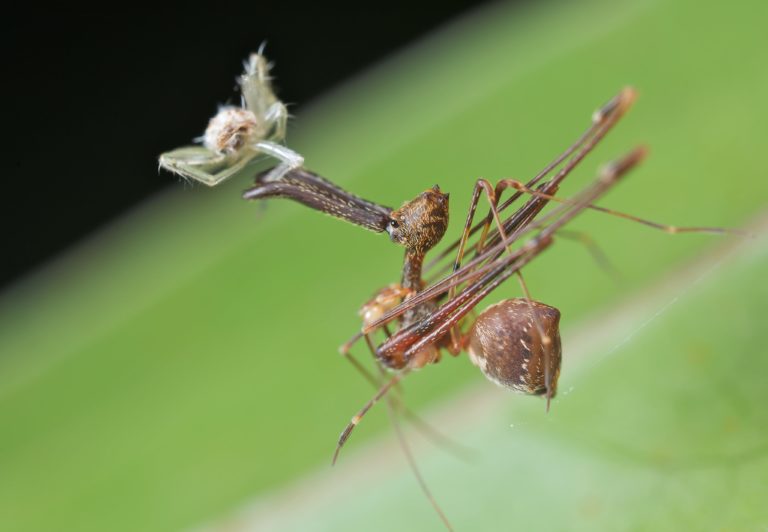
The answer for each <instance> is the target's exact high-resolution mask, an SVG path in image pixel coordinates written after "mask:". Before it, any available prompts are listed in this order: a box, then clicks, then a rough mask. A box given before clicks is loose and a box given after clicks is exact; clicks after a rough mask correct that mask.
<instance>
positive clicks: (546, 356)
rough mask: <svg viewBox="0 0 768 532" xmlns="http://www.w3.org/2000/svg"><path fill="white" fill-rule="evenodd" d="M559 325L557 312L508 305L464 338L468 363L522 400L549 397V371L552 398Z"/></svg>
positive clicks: (488, 313) (487, 314)
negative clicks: (519, 394)
mask: <svg viewBox="0 0 768 532" xmlns="http://www.w3.org/2000/svg"><path fill="white" fill-rule="evenodd" d="M534 316H535V319H534ZM537 321H538V323H539V325H540V326H541V329H542V331H543V332H544V335H543V336H542V334H540V331H539V327H538V326H537V324H536V322H537ZM559 323H560V311H559V310H557V309H556V308H554V307H550V306H549V305H545V304H543V303H539V302H538V301H530V302H529V301H528V300H526V299H522V298H521V299H506V300H504V301H501V302H499V303H496V304H495V305H491V306H490V307H488V308H487V309H485V310H484V311H483V313H482V314H480V316H479V317H478V318H477V320H476V321H475V323H474V324H473V325H472V328H471V329H470V331H469V334H468V335H467V351H468V353H469V358H470V359H471V360H472V363H473V364H475V365H476V366H477V367H479V368H480V370H481V371H482V372H483V373H484V374H485V376H486V378H487V379H488V380H490V381H492V382H494V383H496V384H498V385H499V386H503V387H505V388H510V389H512V390H514V391H516V392H522V393H526V394H535V395H542V394H545V393H546V392H547V385H546V382H547V379H546V373H547V367H548V368H549V374H550V379H549V380H550V382H551V387H552V393H551V396H554V395H555V391H556V389H557V378H558V377H559V375H560V360H561V347H560V332H559V329H558V325H559Z"/></svg>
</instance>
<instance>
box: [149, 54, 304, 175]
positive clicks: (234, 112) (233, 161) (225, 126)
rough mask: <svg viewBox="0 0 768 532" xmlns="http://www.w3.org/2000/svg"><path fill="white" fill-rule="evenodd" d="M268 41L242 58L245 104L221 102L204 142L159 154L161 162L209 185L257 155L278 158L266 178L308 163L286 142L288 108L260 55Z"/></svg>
mask: <svg viewBox="0 0 768 532" xmlns="http://www.w3.org/2000/svg"><path fill="white" fill-rule="evenodd" d="M263 48H264V46H263V45H262V47H261V49H259V51H258V52H257V53H253V54H251V56H250V57H249V58H248V60H247V61H245V63H244V65H243V66H244V68H245V71H244V72H243V74H242V75H241V76H240V77H239V78H238V85H239V86H240V91H241V105H240V107H236V106H222V107H220V108H219V111H218V112H217V113H216V115H215V116H214V117H213V118H211V120H210V122H208V127H207V128H206V130H205V133H204V134H203V136H202V137H199V138H198V139H195V140H197V141H201V142H202V144H203V145H202V146H185V147H182V148H177V149H175V150H172V151H169V152H166V153H163V154H162V155H160V160H159V162H160V167H162V168H165V169H166V170H169V171H171V172H174V173H176V174H179V175H180V176H182V177H184V178H187V179H193V180H195V181H199V182H201V183H204V184H206V185H208V186H215V185H218V184H220V183H222V182H224V181H225V180H227V179H229V178H230V177H232V176H233V175H235V174H236V173H237V172H238V171H240V170H242V169H243V168H244V167H245V166H246V165H247V164H248V163H249V162H251V161H253V160H254V159H255V158H256V157H258V156H259V155H269V156H271V157H274V158H276V159H278V160H279V161H280V164H278V165H277V166H275V167H274V168H273V169H272V170H271V171H270V172H269V174H268V175H266V176H265V177H264V179H265V181H272V180H277V179H280V177H281V176H282V175H283V174H285V173H286V172H288V171H289V170H291V169H294V168H299V167H300V166H301V165H302V164H304V158H303V157H302V156H301V155H299V154H298V153H296V152H295V151H293V150H291V149H289V148H287V147H286V146H284V145H283V144H281V143H282V142H284V141H285V134H286V126H287V121H288V110H287V109H286V107H285V105H284V104H283V103H282V102H281V101H280V100H278V99H277V97H276V96H275V93H274V92H273V90H272V83H271V80H272V78H271V77H270V76H269V70H270V68H271V65H270V64H269V63H268V62H267V60H266V58H265V57H264V56H263V55H262V51H263Z"/></svg>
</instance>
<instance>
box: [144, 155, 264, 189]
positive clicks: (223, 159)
mask: <svg viewBox="0 0 768 532" xmlns="http://www.w3.org/2000/svg"><path fill="white" fill-rule="evenodd" d="M252 159H253V155H252V154H245V155H243V156H241V157H239V158H238V159H231V158H229V157H227V156H225V155H219V154H217V153H213V152H212V151H210V150H208V149H206V148H203V147H200V146H187V147H185V148H178V149H176V150H172V151H169V152H166V153H163V154H162V155H160V159H159V164H160V167H161V168H165V169H166V170H168V171H170V172H173V173H175V174H178V175H180V176H181V177H183V178H185V179H191V180H194V181H199V182H200V183H203V184H204V185H208V186H209V187H214V186H216V185H218V184H220V183H222V182H224V181H226V180H227V179H229V178H230V177H232V176H233V175H235V174H236V173H237V172H239V171H240V170H242V169H243V168H244V167H245V166H246V165H247V164H248V163H249V162H250V161H251V160H252Z"/></svg>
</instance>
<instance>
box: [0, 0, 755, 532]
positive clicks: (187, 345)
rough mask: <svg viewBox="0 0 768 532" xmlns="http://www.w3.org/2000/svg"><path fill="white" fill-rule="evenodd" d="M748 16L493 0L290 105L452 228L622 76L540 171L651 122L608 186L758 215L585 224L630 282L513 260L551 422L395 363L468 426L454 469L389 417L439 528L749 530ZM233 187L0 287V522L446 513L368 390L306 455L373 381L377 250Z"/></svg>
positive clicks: (625, 200) (545, 262)
mask: <svg viewBox="0 0 768 532" xmlns="http://www.w3.org/2000/svg"><path fill="white" fill-rule="evenodd" d="M767 15H768V8H766V6H765V4H764V3H762V2H757V1H753V2H747V1H745V2H731V3H727V4H711V5H708V4H704V3H701V2H694V1H692V0H678V1H675V2H660V1H641V2H615V1H613V2H608V1H598V0H591V1H584V2H579V3H575V2H565V1H561V2H546V3H544V2H540V3H537V4H525V5H522V6H520V5H512V6H506V5H504V4H497V5H493V6H492V7H488V8H485V9H484V10H482V11H478V12H477V13H474V14H473V15H471V16H467V17H465V18H464V19H463V20H460V21H458V22H456V23H455V24H453V25H451V26H450V27H446V28H444V29H443V30H442V31H440V32H438V33H436V34H435V35H433V36H432V37H431V38H429V39H427V40H425V41H423V42H421V43H419V44H418V45H417V46H414V47H413V48H411V49H410V50H407V51H405V52H403V53H401V54H399V55H398V56H396V57H393V58H391V59H390V60H389V61H387V62H385V63H383V64H380V65H377V66H375V67H373V68H371V69H370V70H369V71H368V72H367V73H366V74H365V75H364V76H361V77H359V78H358V79H355V80H354V81H352V82H350V83H348V84H346V85H345V86H343V87H340V88H338V89H337V90H336V91H335V92H334V93H333V94H331V95H329V96H327V97H325V98H323V99H322V100H319V101H317V102H316V103H315V105H314V106H313V107H311V108H307V109H306V110H305V111H304V112H302V114H301V115H300V116H299V117H297V118H296V119H295V121H294V123H293V127H294V130H295V134H293V136H292V137H291V138H290V142H291V145H292V146H294V147H295V148H296V149H298V150H299V151H300V152H301V153H303V154H304V155H305V157H306V160H307V165H308V166H309V167H311V168H312V169H314V170H316V171H318V172H320V173H321V174H323V175H326V176H328V177H330V178H332V179H334V180H335V181H337V182H338V183H340V184H341V185H342V186H344V187H346V188H348V189H350V190H352V191H354V192H355V193H357V194H360V195H361V196H363V197H366V198H371V199H373V200H375V201H378V202H381V203H384V204H389V205H392V206H397V205H399V204H400V203H401V202H402V201H404V200H406V199H409V198H411V197H413V196H414V195H415V194H417V193H418V192H419V191H421V190H423V189H424V188H426V187H429V186H431V185H433V184H435V183H439V184H440V186H441V187H442V188H443V189H444V190H447V191H450V192H451V202H452V205H451V208H452V215H453V221H452V224H451V227H450V228H449V232H450V235H457V234H458V232H459V230H460V226H461V221H460V220H461V219H462V218H463V216H464V213H465V210H466V207H467V203H468V200H469V195H470V190H471V186H472V183H473V181H474V180H475V179H476V178H477V177H485V178H487V179H490V180H492V181H495V180H497V179H500V178H503V177H514V178H518V179H525V178H526V177H529V176H531V175H533V174H534V173H535V172H536V171H537V170H538V169H539V168H540V167H542V166H543V165H544V164H545V163H546V162H548V161H549V160H550V159H551V158H552V157H553V156H554V155H555V154H557V153H559V152H560V151H561V150H562V149H564V148H565V147H566V146H567V145H568V144H569V143H570V142H571V141H572V140H573V139H575V137H576V136H577V135H578V134H579V133H580V132H581V131H582V130H583V129H584V128H585V127H586V126H587V124H588V123H589V117H590V113H591V112H592V110H593V109H594V108H596V107H597V106H598V105H600V104H601V103H603V102H604V101H605V100H607V99H608V98H609V97H611V96H612V95H613V94H615V93H616V92H617V91H618V90H619V89H620V88H621V87H623V86H625V85H628V84H631V85H633V86H635V87H637V89H638V91H639V100H638V102H637V104H636V106H635V107H634V108H633V110H632V111H631V112H630V114H629V115H628V116H627V117H626V119H625V120H624V121H623V122H622V123H621V124H620V125H619V126H618V127H617V129H616V130H615V131H614V132H613V133H612V134H611V135H610V137H609V138H608V139H606V141H605V143H604V144H603V145H601V147H600V148H599V149H598V150H597V151H596V152H595V154H594V155H593V156H591V157H590V158H589V159H588V160H587V161H586V162H585V164H583V165H582V167H581V168H580V169H579V171H578V172H577V173H576V174H575V175H574V176H573V178H572V180H571V182H570V183H568V185H567V186H566V187H565V188H564V193H565V194H569V193H573V192H574V191H576V190H578V189H579V188H580V187H582V186H583V185H584V184H585V183H587V182H588V181H589V180H590V179H591V178H592V177H593V175H594V173H595V169H596V168H597V167H598V166H599V164H600V163H602V162H605V161H607V160H610V159H611V158H614V157H615V156H617V155H619V154H621V153H623V152H625V151H626V150H627V149H629V148H631V147H632V146H634V145H636V144H638V143H644V144H647V145H648V146H649V147H650V149H651V154H650V157H649V159H648V160H647V162H646V163H644V164H643V166H642V167H641V168H640V169H638V170H637V171H635V172H634V173H633V174H632V175H631V176H630V177H629V178H628V179H627V180H626V182H625V183H623V184H622V185H621V186H620V187H619V188H617V189H616V190H615V191H613V192H611V193H610V195H609V196H608V197H606V198H605V199H604V200H603V201H602V202H601V203H602V204H604V205H609V206H611V207H613V208H616V209H619V210H624V211H629V212H632V213H634V214H637V215H640V216H643V217H646V218H650V219H653V220H656V221H660V222H667V223H674V224H677V225H715V226H727V227H740V226H746V225H750V226H751V227H752V229H751V232H752V233H753V234H754V236H752V237H749V238H746V239H735V238H723V237H713V236H706V235H679V236H674V237H672V236H668V235H664V234H662V233H660V232H655V231H653V230H650V229H648V228H645V227H642V226H639V225H637V224H632V223H629V222H625V221H622V220H615V219H612V218H606V217H605V216H602V215H598V214H594V213H588V214H586V215H584V216H582V217H581V218H580V219H579V220H577V221H576V222H575V223H574V224H573V226H574V227H575V228H578V229H579V230H581V231H586V232H588V233H589V234H590V235H591V236H592V237H593V238H594V239H595V240H596V241H597V242H598V243H599V244H600V246H601V247H602V248H603V249H604V250H605V251H606V253H607V254H608V256H609V257H610V259H611V261H612V262H613V263H614V265H615V266H616V267H617V268H618V269H619V270H620V271H621V272H622V275H623V281H622V282H621V283H620V284H619V285H617V284H616V283H615V282H614V281H613V280H612V279H611V278H610V277H609V276H607V275H606V274H605V273H604V272H602V271H601V270H600V269H599V268H598V267H597V266H596V264H595V263H594V261H593V260H592V259H591V258H590V256H589V254H588V253H586V252H585V250H584V249H583V247H581V246H579V245H578V244H576V243H572V242H569V241H565V240H564V241H562V242H558V244H557V245H556V246H554V248H553V249H552V250H550V251H548V252H547V253H546V254H544V255H543V256H541V257H540V258H539V259H537V260H536V262H535V263H534V265H532V267H530V268H528V270H527V271H526V278H527V281H528V283H529V286H530V288H531V290H532V293H533V294H534V296H535V297H536V298H537V299H540V300H542V301H545V302H547V303H549V304H552V305H555V306H557V307H559V308H560V309H561V311H562V313H563V320H562V326H563V342H564V350H565V352H564V364H563V374H562V378H561V381H560V390H561V394H560V396H559V397H558V398H557V399H556V401H555V402H554V405H553V408H552V412H550V414H548V415H545V414H544V408H543V404H542V402H541V401H539V400H537V399H532V398H525V397H519V396H515V395H512V394H508V393H504V392H503V391H502V390H497V389H496V388H495V387H494V386H493V385H492V384H489V383H487V382H485V380H484V379H483V378H482V376H481V375H480V373H479V372H478V371H477V370H476V369H475V368H473V367H472V366H471V364H469V362H468V361H467V360H466V358H465V357H459V358H456V359H450V360H445V361H444V362H443V363H441V364H440V365H439V366H435V367H430V368H428V369H426V370H425V371H422V372H419V373H418V374H416V375H414V376H412V377H410V378H409V379H408V381H407V382H406V384H405V386H404V397H405V398H406V400H407V402H408V404H409V405H410V406H412V407H413V408H414V409H416V410H417V411H419V412H422V414H423V416H424V417H425V418H427V419H429V420H430V421H431V422H432V423H433V424H435V425H437V426H438V427H439V428H440V429H441V430H443V431H444V432H446V433H447V434H449V435H450V436H451V437H452V438H454V439H456V440H458V441H460V442H462V443H465V444H467V445H469V446H471V447H472V448H473V449H474V454H473V456H474V457H475V458H474V460H472V461H471V462H470V463H464V462H462V461H459V460H456V459H455V458H453V457H452V456H449V455H447V454H446V453H444V452H443V450H441V449H439V448H435V447H433V446H430V445H428V444H425V443H424V442H423V441H422V438H421V436H419V435H418V434H416V433H414V431H412V430H409V431H408V434H409V436H410V437H411V439H412V440H413V441H414V443H415V444H416V449H417V455H418V459H419V463H420V465H421V466H422V468H423V469H424V473H425V476H426V478H427V480H428V481H429V482H430V485H431V487H432V488H433V490H434V491H435V493H436V496H437V498H438V501H440V502H441V504H442V505H443V506H444V507H445V508H446V513H447V514H448V516H449V518H451V520H452V521H453V522H454V524H455V525H456V527H457V528H458V529H460V530H468V529H471V530H509V529H515V528H519V529H521V530H529V529H532V528H536V529H543V530H575V529H585V530H587V529H589V530H594V529H610V530H617V529H619V530H623V529H627V530H629V529H631V530H645V529H648V530H662V529H668V530H680V529H707V530H710V529H718V530H719V529H722V530H755V529H762V528H765V526H768V509H766V506H765V500H766V479H767V478H768V459H767V458H766V452H768V431H766V429H765V427H766V422H768V419H767V418H768V415H767V414H766V412H765V408H764V405H765V404H766V401H768V388H767V387H766V379H765V375H766V370H768V361H767V360H766V357H765V355H766V350H765V348H764V347H763V345H764V342H763V338H762V336H761V333H762V332H763V331H762V330H763V328H764V326H765V323H766V317H767V316H768V288H766V286H767V285H766V282H765V277H766V274H767V273H768V256H767V253H768V241H766V239H765V238H764V237H762V236H761V234H763V233H764V231H763V230H764V228H765V227H766V225H765V224H766V222H765V218H764V214H765V206H766V199H767V198H768V180H767V179H766V177H767V176H766V175H765V174H766V172H765V165H764V163H763V160H762V159H763V157H762V155H763V150H764V144H765V140H766V138H768V135H767V134H768V126H766V124H768V105H766V103H765V98H764V96H765V94H767V93H768V69H766V68H765V65H766V52H768V46H767V45H768V38H766V37H765V32H764V29H765V28H764V27H765V21H766V20H768V17H767ZM281 68H290V65H281ZM169 148H171V146H169ZM86 171H87V170H86ZM147 171H148V172H153V171H154V161H147ZM247 183H248V180H247V178H246V177H245V176H243V177H241V178H240V179H236V180H233V182H231V183H228V184H226V185H224V186H222V187H221V188H219V189H214V190H210V189H204V188H202V187H194V188H190V187H188V186H184V185H183V184H182V183H179V185H178V187H177V188H176V189H175V190H174V191H173V192H172V193H170V194H165V195H162V196H158V197H156V198H155V199H153V200H152V201H150V202H148V203H147V204H145V205H144V206H142V207H141V208H139V209H137V210H135V211H134V212H133V213H131V214H130V215H129V216H127V217H125V218H124V219H122V220H120V221H119V222H118V223H116V224H113V225H112V226H111V227H109V228H107V229H105V230H104V231H103V232H101V233H100V234H98V235H97V236H95V237H94V238H92V239H91V240H90V241H88V242H87V243H85V244H83V245H81V246H80V247H78V248H77V249H74V250H73V251H72V252H71V253H68V254H67V255H66V256H64V257H62V258H61V259H60V260H58V261H56V262H55V263H52V264H50V266H49V267H47V268H46V269H45V270H44V271H41V272H40V273H39V274H36V275H34V276H33V277H30V278H27V279H26V280H25V281H24V282H23V283H19V284H18V285H16V286H15V287H13V288H12V289H11V290H9V291H7V292H6V293H5V294H4V295H3V298H2V300H0V353H2V357H0V434H1V437H0V529H2V530H14V531H15V530H174V529H180V528H191V527H197V526H203V525H204V526H206V527H212V528H219V527H221V528H226V529H227V530H229V529H232V528H235V529H237V528H239V527H243V528H249V527H250V528H251V529H256V530H262V529H264V530H266V529H280V530H360V529H381V530H391V529H394V528H404V529H413V530H427V529H440V523H439V521H438V520H437V518H436V516H435V515H434V514H433V512H432V510H431V509H430V507H429V505H428V503H427V501H426V500H425V499H424V497H423V495H422V494H421V492H420V491H419V488H418V486H417V485H416V483H415V481H414V480H413V478H412V476H411V473H410V471H409V470H408V468H407V464H406V463H405V460H404V458H403V456H402V454H401V453H399V452H398V450H397V448H396V444H394V443H393V442H392V431H391V428H389V425H388V422H387V418H386V410H385V409H384V408H379V409H378V410H374V411H373V412H372V414H371V415H370V416H369V417H367V418H366V420H365V423H364V424H362V425H361V426H360V427H359V428H358V430H357V431H356V432H355V434H354V436H353V437H352V438H351V439H350V441H349V444H348V447H347V448H346V449H345V452H344V454H343V455H342V458H341V461H340V463H339V464H338V465H337V467H335V468H334V469H333V470H331V469H330V468H329V465H328V463H329V459H330V456H331V453H332V451H333V447H334V444H335V440H336V438H337V436H338V433H339V431H340V430H341V428H343V426H344V424H345V423H346V422H347V421H348V419H349V416H350V415H351V414H353V413H354V412H355V411H356V410H357V409H358V408H359V407H360V406H361V405H362V404H363V403H364V402H365V401H366V400H367V399H368V398H369V396H370V395H371V389H370V386H369V385H368V384H367V383H366V382H365V381H363V380H362V379H361V378H360V377H359V376H358V375H357V374H356V373H355V372H354V370H353V369H352V368H351V367H350V366H349V365H348V364H347V363H346V362H344V361H343V360H342V359H341V358H340V357H339V356H338V354H337V351H336V348H337V346H338V345H339V344H341V343H342V342H343V341H344V340H346V339H347V338H348V337H349V336H350V335H351V334H352V333H354V332H355V331H356V330H357V329H358V327H359V322H358V318H357V316H356V309H357V308H358V306H359V305H360V304H361V303H362V302H363V301H364V300H365V299H367V297H368V296H369V295H370V294H371V293H372V292H373V291H374V290H375V289H376V288H378V287H380V286H382V285H384V284H386V283H389V282H392V281H394V280H397V279H398V278H399V269H400V265H401V261H402V253H401V250H399V249H397V248H396V247H394V246H393V245H392V244H390V243H389V242H388V241H387V239H386V237H384V236H381V235H374V234H371V233H366V232H364V231H361V230H360V229H358V228H356V227H347V226H346V225H344V224H342V223H340V222H339V221H337V220H334V219H331V218H328V217H325V216H321V215H319V214H317V213H315V212H310V211H308V210H307V209H305V208H302V207H301V206H299V205H295V204H291V203H287V202H280V201H274V202H271V203H269V204H268V205H266V207H264V206H262V205H253V204H246V203H244V202H243V201H241V200H240V199H239V193H240V190H241V189H243V188H244V187H245V186H246V185H247ZM761 216H763V218H762V220H763V221H762V222H760V221H759V220H760V217H761ZM675 272H677V273H675ZM515 295H518V293H517V287H516V286H514V285H513V284H512V283H508V284H507V285H506V286H504V287H502V288H500V289H499V290H497V292H496V293H494V294H493V296H494V298H495V299H500V298H503V297H512V296H515ZM609 318H611V319H609ZM359 355H361V356H364V355H365V353H364V352H363V351H362V350H359ZM243 508H246V510H243ZM233 516H234V517H233Z"/></svg>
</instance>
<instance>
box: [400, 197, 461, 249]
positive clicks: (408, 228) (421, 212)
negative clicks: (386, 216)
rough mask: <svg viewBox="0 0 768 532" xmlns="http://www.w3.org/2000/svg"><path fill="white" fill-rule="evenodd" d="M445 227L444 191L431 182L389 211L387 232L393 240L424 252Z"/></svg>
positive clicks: (445, 204) (435, 242)
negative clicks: (397, 207)
mask: <svg viewBox="0 0 768 532" xmlns="http://www.w3.org/2000/svg"><path fill="white" fill-rule="evenodd" d="M447 227H448V194H443V193H442V192H440V187H438V186H437V185H435V186H434V187H432V188H431V189H428V190H425V191H424V192H422V193H421V194H419V195H418V196H416V198H415V199H412V200H411V201H408V202H406V203H404V204H403V205H402V207H400V208H399V209H397V210H395V211H392V213H391V214H390V221H389V225H388V226H387V233H389V238H390V239H391V240H392V241H393V242H397V243H398V244H401V245H403V246H405V247H406V248H407V249H409V250H413V251H416V252H419V253H426V252H427V251H428V250H429V249H431V248H432V247H434V246H435V244H437V243H438V242H439V241H440V239H441V238H442V237H443V235H444V234H445V230H446V229H447Z"/></svg>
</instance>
